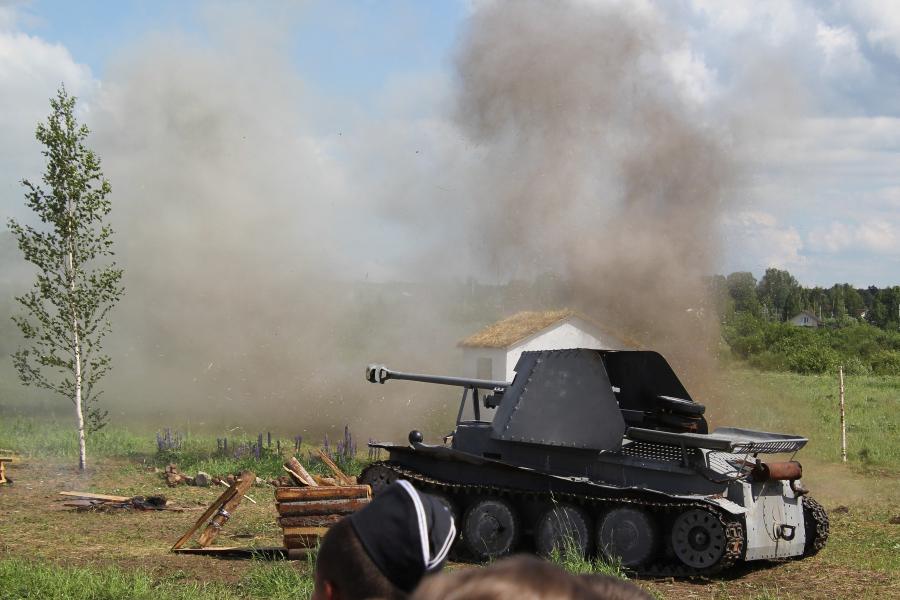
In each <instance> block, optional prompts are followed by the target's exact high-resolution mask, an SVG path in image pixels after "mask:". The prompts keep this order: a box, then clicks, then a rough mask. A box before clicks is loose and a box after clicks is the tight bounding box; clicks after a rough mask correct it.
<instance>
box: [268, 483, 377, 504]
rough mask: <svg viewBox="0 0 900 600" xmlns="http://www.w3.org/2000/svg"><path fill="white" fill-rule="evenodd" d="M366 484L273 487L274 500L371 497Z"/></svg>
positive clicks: (370, 491) (370, 490) (369, 489)
mask: <svg viewBox="0 0 900 600" xmlns="http://www.w3.org/2000/svg"><path fill="white" fill-rule="evenodd" d="M371 497H372V488H370V487H369V486H368V485H342V486H338V487H325V486H320V487H314V488H313V487H286V488H285V487H282V488H275V500H277V501H279V502H291V501H302V500H320V499H321V500H337V499H339V498H371Z"/></svg>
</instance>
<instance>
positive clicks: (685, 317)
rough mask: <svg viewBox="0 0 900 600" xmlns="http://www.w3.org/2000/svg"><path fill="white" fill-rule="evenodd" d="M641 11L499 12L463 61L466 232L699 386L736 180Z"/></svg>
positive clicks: (477, 32) (536, 7) (539, 6)
mask: <svg viewBox="0 0 900 600" xmlns="http://www.w3.org/2000/svg"><path fill="white" fill-rule="evenodd" d="M672 36H673V34H672V33H671V32H670V31H669V30H668V28H667V25H666V23H665V22H663V21H661V20H660V18H659V17H658V15H656V14H655V13H654V12H653V11H649V10H647V9H645V8H632V7H630V6H629V5H627V4H625V3H623V4H622V5H620V6H596V5H593V4H589V3H574V2H573V3H546V2H540V1H525V2H517V3H515V4H514V5H512V6H511V5H509V4H501V3H491V4H487V5H485V6H483V7H482V8H481V10H479V11H478V12H477V13H476V14H475V15H474V17H473V19H472V22H471V24H470V29H469V31H468V33H467V35H466V36H465V38H464V41H463V45H462V48H461V49H460V52H459V56H458V61H457V64H458V69H459V83H460V91H459V103H458V106H457V111H456V115H457V117H456V118H457V122H458V123H459V125H460V127H461V128H462V129H463V131H465V132H466V134H467V135H468V137H469V139H470V140H472V142H473V143H474V144H476V145H477V147H478V151H479V152H480V153H481V154H482V161H481V164H482V168H481V169H480V170H479V171H478V172H477V173H476V174H475V182H474V185H473V191H474V195H473V206H472V207H470V208H471V213H472V214H474V218H473V219H472V222H471V226H472V227H473V228H474V230H475V231H476V232H477V234H476V237H477V238H478V239H480V240H484V241H485V243H484V245H483V247H482V257H483V259H484V260H485V261H488V262H489V263H490V264H492V265H494V268H495V269H496V270H497V271H498V272H502V273H511V274H529V273H532V274H533V273H535V272H541V271H543V270H551V271H554V272H557V273H559V274H560V275H561V279H562V280H563V281H566V282H568V284H569V285H570V286H571V299H572V301H573V302H574V303H575V304H576V305H577V308H580V309H581V310H582V311H584V312H586V313H587V314H588V315H590V316H592V317H594V318H595V319H597V321H598V322H599V323H601V324H604V325H606V326H607V327H609V328H610V329H612V330H613V331H616V332H619V333H620V334H622V335H624V336H626V337H629V338H632V339H636V340H637V341H639V342H640V343H642V344H644V345H646V346H648V347H650V348H654V349H658V350H660V351H661V352H663V353H665V354H666V355H668V356H669V358H670V359H671V360H673V361H674V362H676V363H678V366H680V367H682V369H687V370H688V376H689V377H693V378H694V379H695V380H697V379H699V377H700V374H701V373H702V372H703V370H704V369H705V367H707V366H709V360H708V359H709V357H710V347H711V344H712V343H714V341H715V339H716V334H717V321H716V318H715V314H714V311H713V310H712V307H711V306H710V305H709V301H708V297H707V290H706V285H705V284H704V277H705V276H708V275H709V274H711V273H713V272H715V268H716V266H717V265H716V258H717V256H718V253H719V245H718V244H719V239H718V236H717V221H718V219H719V217H720V215H721V212H722V211H723V210H724V208H725V205H724V198H725V195H724V191H725V189H726V186H727V185H728V184H729V182H730V180H731V178H732V176H733V173H734V168H735V165H734V164H733V162H732V161H731V160H730V153H729V149H728V147H727V146H726V145H725V144H723V143H722V142H721V141H720V133H719V132H718V131H717V130H716V129H715V128H714V127H712V126H711V125H710V124H708V123H707V122H705V120H704V119H703V118H702V114H700V113H699V112H698V111H697V109H696V107H695V106H694V105H692V104H691V103H690V102H689V100H688V99H687V98H685V95H684V93H683V91H682V90H681V89H680V88H679V87H678V85H676V81H675V79H674V78H673V75H672V72H671V70H670V69H669V63H668V62H667V58H668V56H667V51H668V50H669V49H670V48H669V47H667V44H668V43H671V42H672Z"/></svg>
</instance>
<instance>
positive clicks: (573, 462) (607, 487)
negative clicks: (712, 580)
mask: <svg viewBox="0 0 900 600" xmlns="http://www.w3.org/2000/svg"><path fill="white" fill-rule="evenodd" d="M366 379H367V380H368V381H370V382H372V383H379V384H383V383H385V382H386V381H388V380H391V379H395V380H407V381H419V382H425V383H432V384H439V385H450V386H458V387H461V388H463V392H462V400H461V402H460V407H459V412H458V414H457V419H456V427H455V428H454V430H453V431H452V432H451V433H450V434H448V435H447V436H446V437H444V438H443V439H442V440H438V442H439V443H426V441H425V440H424V437H423V435H422V434H421V433H420V432H419V431H417V430H413V431H411V432H410V434H409V438H408V443H403V444H395V443H378V442H373V443H372V444H370V445H371V446H373V447H377V448H383V449H385V450H387V452H388V455H389V456H388V460H385V461H379V462H375V463H373V464H371V465H369V466H368V467H366V468H365V469H364V471H363V472H362V473H361V475H360V481H361V482H362V483H368V484H369V485H371V486H372V489H373V493H375V494H376V495H377V494H378V493H379V491H380V490H381V489H383V488H384V486H386V485H388V484H390V483H391V482H393V481H395V480H397V479H406V480H408V481H410V482H411V483H412V484H413V485H414V486H416V487H417V488H419V489H421V490H422V491H425V492H429V493H432V494H436V495H438V496H440V497H441V498H442V499H443V500H444V501H445V502H446V503H447V505H448V506H449V507H450V509H451V510H452V511H453V513H454V514H455V516H456V519H457V523H458V527H457V529H458V530H459V532H460V534H459V538H458V539H457V541H456V543H455V549H456V551H457V554H458V555H463V556H466V557H468V558H470V559H473V560H476V561H482V560H490V559H493V558H496V557H499V556H503V555H505V554H509V553H511V552H514V551H522V550H530V551H534V552H537V553H540V554H544V555H547V554H550V553H552V552H553V551H554V549H563V548H565V549H567V550H576V551H578V552H580V553H582V554H585V555H592V554H595V553H599V554H600V555H602V556H604V557H606V558H607V559H612V560H617V561H620V562H621V564H622V565H623V566H624V567H626V568H628V569H630V570H632V571H636V572H639V573H646V574H651V575H653V574H656V575H673V576H691V575H701V574H702V575H708V574H712V573H716V572H719V571H721V570H722V569H725V568H727V567H729V566H731V565H734V564H735V563H738V562H741V561H756V560H767V559H787V558H799V557H804V556H809V555H812V554H815V553H816V552H818V551H819V550H820V549H821V548H822V547H823V546H824V544H825V541H826V539H827V538H828V517H827V515H826V513H825V511H824V509H823V508H822V506H821V505H820V504H819V503H817V502H816V501H815V500H813V499H812V498H811V497H810V496H809V494H808V492H807V490H806V489H805V488H804V487H803V484H802V482H801V476H802V467H801V465H800V463H799V462H797V461H795V460H793V458H794V456H793V455H794V454H796V452H797V451H799V450H800V449H801V448H803V446H804V445H806V443H807V439H806V438H803V437H800V436H796V435H786V434H780V433H769V432H762V431H752V430H748V429H739V428H734V427H721V428H718V429H715V430H714V431H712V432H710V431H709V428H708V426H707V421H706V417H705V407H704V406H703V405H702V404H699V403H697V402H695V401H694V400H693V399H692V398H691V396H690V395H689V394H688V392H687V390H686V389H685V388H684V386H683V385H682V384H681V382H680V381H679V379H678V377H677V376H676V375H675V373H674V371H673V370H672V368H671V367H670V366H669V364H668V363H667V362H666V360H665V359H664V358H663V357H662V356H661V355H660V354H658V353H656V352H649V351H613V350H594V349H572V350H542V351H530V352H523V353H522V355H521V357H520V358H519V361H518V363H517V364H516V367H515V377H514V379H513V381H511V382H507V381H491V380H483V379H468V378H459V377H444V376H433V375H420V374H413V373H402V372H398V371H392V370H390V369H388V368H387V367H385V366H384V365H369V367H367V369H366ZM777 455H790V456H787V457H784V456H782V457H779V456H777ZM773 458H787V460H777V461H776V460H772V459H773Z"/></svg>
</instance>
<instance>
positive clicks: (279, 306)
mask: <svg viewBox="0 0 900 600" xmlns="http://www.w3.org/2000/svg"><path fill="white" fill-rule="evenodd" d="M640 6H644V5H640ZM251 16H252V15H251ZM251 16H248V15H243V16H242V17H241V18H240V19H239V20H236V19H234V18H231V19H228V18H224V17H222V15H217V16H216V17H215V19H218V20H215V19H214V22H213V24H212V25H211V26H210V32H209V35H208V36H206V37H203V38H202V39H195V38H194V37H193V36H187V35H182V34H176V33H169V32H160V33H157V34H155V35H154V36H152V37H150V38H149V39H146V40H142V41H140V42H138V43H136V44H135V45H134V46H133V47H132V48H131V49H130V50H129V51H128V52H126V53H124V54H123V55H121V56H120V57H118V58H117V60H116V61H115V63H114V64H113V65H111V66H110V68H109V71H108V73H107V74H106V76H105V78H104V83H103V86H102V90H101V92H100V93H99V95H98V97H97V98H95V99H93V101H92V102H91V104H90V112H89V113H88V117H87V122H88V124H89V125H90V126H91V128H92V131H93V132H94V133H93V135H92V141H91V143H92V144H93V145H94V146H95V148H96V150H97V151H98V153H99V155H100V156H101V157H103V160H104V163H103V164H104V170H105V173H106V175H107V177H108V178H109V179H110V181H111V182H112V185H113V191H114V198H113V202H114V211H113V218H114V223H113V225H114V227H115V228H116V239H117V250H118V256H117V259H118V261H119V263H120V264H121V265H122V266H123V267H124V268H125V278H126V279H125V285H126V287H127V292H126V296H125V298H124V300H123V302H122V304H121V305H120V306H119V307H118V308H117V309H116V312H115V314H114V317H113V319H114V323H113V335H112V336H111V337H110V339H109V343H108V348H109V351H110V354H112V355H113V356H114V363H115V368H114V369H113V371H112V374H111V376H110V377H109V379H108V381H107V383H106V387H107V389H108V392H107V394H106V396H105V397H104V402H105V406H106V407H107V408H109V409H110V412H111V415H112V417H113V419H114V420H117V421H119V422H122V421H128V420H134V419H140V420H142V421H143V422H144V423H146V424H148V425H151V426H152V427H162V426H172V427H176V428H182V429H183V428H194V429H198V428H206V429H213V430H217V431H220V430H221V429H222V428H233V427H242V428H244V430H245V431H247V432H248V433H251V434H253V433H255V431H256V430H257V429H258V428H269V429H271V430H272V431H273V432H276V433H280V434H301V433H303V434H306V435H316V436H317V435H320V434H321V432H322V431H323V430H327V429H329V428H339V427H342V426H343V424H344V423H345V422H346V423H350V425H351V427H352V428H354V430H355V431H356V432H357V433H358V434H361V435H363V436H374V437H382V438H387V437H390V436H396V435H402V432H404V431H408V430H409V429H411V428H413V427H421V428H423V429H425V430H426V431H432V430H433V431H438V430H442V431H440V433H444V432H445V430H446V428H447V427H448V426H449V424H450V420H452V414H453V408H454V407H455V403H456V399H457V394H456V392H455V391H454V390H448V389H434V386H424V385H418V386H417V385H415V384H397V385H396V386H392V385H391V384H388V385H385V386H378V387H374V386H372V385H370V384H366V383H365V382H364V380H363V368H364V366H365V364H366V363H367V362H370V361H379V362H385V363H387V364H388V365H390V366H392V367H395V368H399V369H403V370H421V371H426V372H437V373H449V374H458V373H459V372H460V366H461V365H460V361H459V352H458V349H457V348H456V347H455V344H456V341H457V340H459V339H461V338H462V337H464V336H465V335H467V334H468V333H471V331H472V328H473V327H477V326H481V325H483V324H485V323H487V322H489V321H490V320H492V319H494V318H497V317H500V316H503V312H506V311H507V309H508V308H509V306H504V305H502V304H498V303H496V302H494V303H491V302H483V301H482V302H479V301H478V298H476V297H475V296H477V293H472V291H471V290H473V289H475V288H474V286H473V284H472V283H471V281H470V282H469V285H468V286H466V285H462V284H461V283H460V281H461V280H463V279H465V278H466V277H470V278H474V279H477V280H480V281H488V282H492V283H505V282H509V281H510V280H513V279H518V280H530V279H533V278H535V277H537V276H538V275H541V274H546V273H551V274H553V277H551V278H550V279H549V281H550V282H551V283H550V284H549V285H550V286H551V287H557V288H558V289H555V290H552V293H550V294H549V297H553V298H556V299H557V300H559V301H561V302H565V303H567V304H570V305H573V307H574V308H577V309H579V310H581V311H583V312H584V313H586V314H587V315H589V316H591V317H593V318H594V319H596V320H597V321H598V322H599V323H601V324H602V325H604V326H605V327H607V328H609V329H611V330H613V331H614V332H616V333H619V334H621V335H623V336H626V337H629V338H634V339H636V340H638V341H639V342H640V343H641V344H643V345H646V346H647V347H651V348H655V349H659V350H660V351H662V352H663V353H664V354H666V355H667V356H668V357H669V358H670V359H671V360H672V362H674V363H675V364H676V366H677V367H678V368H680V373H681V374H684V375H687V383H688V384H689V385H690V384H693V387H692V388H691V389H692V390H696V389H697V385H698V382H700V381H702V374H703V373H704V372H705V370H706V369H707V368H708V367H709V366H710V364H711V362H710V361H711V359H710V357H711V355H712V354H713V352H712V345H713V344H714V341H715V339H716V334H717V319H716V315H715V314H714V310H713V308H712V307H711V306H710V304H709V301H708V298H707V293H706V288H705V285H704V283H703V278H704V276H706V275H708V274H710V273H713V272H715V267H716V257H717V255H718V252H719V247H718V242H719V240H718V235H717V227H716V222H717V220H718V218H719V217H720V215H721V211H722V210H723V209H724V202H723V198H724V190H725V189H726V187H727V185H728V183H729V181H730V179H731V177H732V176H733V171H734V169H735V165H734V164H733V161H732V160H730V158H729V156H730V152H729V148H728V147H727V144H725V143H722V142H721V136H720V133H719V132H718V130H717V127H716V126H714V125H713V124H711V122H710V121H709V120H708V119H706V117H704V114H703V113H702V112H701V111H698V110H696V107H693V106H692V105H691V104H690V103H689V102H688V101H687V100H686V99H685V98H684V97H683V95H682V93H681V92H680V91H679V88H678V86H677V85H676V84H675V82H674V81H673V79H672V76H671V73H670V71H669V70H668V69H667V68H666V51H667V50H666V49H667V48H669V47H671V41H672V39H671V35H672V34H671V32H670V31H669V29H670V27H669V26H668V25H667V24H666V22H665V21H664V19H663V18H662V17H661V16H660V15H658V14H657V13H655V12H654V11H652V10H649V9H646V8H640V9H637V8H632V7H631V5H630V4H628V3H622V4H611V5H607V6H596V5H594V4H589V3H580V2H578V3H576V2H572V3H547V2H538V1H521V2H516V3H502V4H501V3H479V4H478V5H477V7H476V8H475V9H474V12H473V13H472V15H471V16H470V18H469V20H468V21H467V23H466V24H465V28H464V31H463V33H462V35H461V38H460V41H459V47H458V48H457V49H456V52H455V73H456V75H455V79H454V84H453V85H452V86H451V87H450V90H449V92H448V98H447V99H446V100H447V105H448V106H452V109H448V113H452V114H443V115H438V116H437V117H435V119H436V120H438V121H440V122H441V123H442V124H441V126H440V127H438V129H440V130H441V131H443V133H442V134H441V135H440V136H438V137H439V139H437V141H436V138H429V137H428V136H427V135H424V134H423V135H421V136H419V137H416V136H413V137H414V138H415V140H414V142H415V143H417V144H419V143H420V144H423V147H422V154H421V155H420V156H424V155H426V154H427V155H429V162H428V164H427V165H426V166H424V167H421V168H408V166H407V165H405V164H404V165H399V164H396V163H391V164H385V161H384V159H383V158H382V159H381V162H379V157H388V156H391V157H393V156H399V155H400V154H403V153H404V152H406V151H407V150H411V147H410V148H406V147H403V148H398V145H399V144H401V143H405V142H404V141H403V140H401V139H395V138H392V136H391V135H390V129H389V128H381V129H379V128H377V127H373V126H372V125H371V124H370V123H369V124H367V123H366V119H367V118H368V117H366V116H365V115H364V114H361V111H359V110H358V107H354V106H352V105H346V104H343V103H342V102H341V101H339V100H336V99H331V98H326V97H320V96H318V95H317V93H316V91H315V90H312V89H310V88H309V87H308V86H307V85H305V83H304V81H302V80H301V79H300V77H299V76H298V75H297V73H296V69H295V68H294V66H293V65H292V64H291V63H290V61H289V58H288V57H289V55H290V52H289V40H290V22H291V20H290V18H287V17H285V18H282V17H283V16H282V17H279V19H277V20H276V21H277V22H276V23H274V24H273V23H272V22H270V21H259V20H256V19H254V18H251ZM373 131H375V132H380V135H376V136H370V135H366V134H369V133H372V132H373ZM407 141H408V140H407ZM416 148H417V149H416V150H415V154H416V155H419V153H418V147H416ZM401 150H402V152H401ZM409 154H410V155H412V153H411V152H410V153H409ZM404 156H405V154H404ZM373 165H375V166H376V168H372V167H373ZM364 167H366V168H364ZM373 172H374V174H373ZM448 187H452V189H451V190H450V191H449V192H448V191H447V189H448ZM404 193H405V194H406V196H403V194H404ZM398 202H400V203H401V204H400V205H398V204H397V203H398ZM373 230H374V231H375V234H373ZM379 240H381V243H383V244H384V247H379V246H378V243H379ZM381 253H383V254H384V256H386V257H388V258H385V259H383V260H382V266H384V264H383V263H384V261H388V262H390V261H391V260H394V261H395V263H396V264H389V265H387V267H388V268H387V269H386V272H388V273H390V274H392V275H387V276H385V275H382V276H381V277H380V278H378V277H375V278H373V279H372V280H369V279H367V277H368V275H367V273H368V268H367V267H366V266H363V267H362V268H361V267H360V265H368V264H370V263H371V264H375V263H373V262H372V256H373V255H377V254H381ZM398 256H399V257H401V258H396V257H398ZM390 257H395V258H390ZM376 262H377V261H376ZM447 274H450V275H449V276H448V275H447ZM454 277H455V278H456V279H454ZM398 282H399V283H398ZM466 288H467V289H468V290H469V291H468V292H467V291H466ZM521 308H528V306H522V307H521ZM448 415H449V418H444V417H447V416H448ZM435 423H436V424H435ZM400 439H402V438H400Z"/></svg>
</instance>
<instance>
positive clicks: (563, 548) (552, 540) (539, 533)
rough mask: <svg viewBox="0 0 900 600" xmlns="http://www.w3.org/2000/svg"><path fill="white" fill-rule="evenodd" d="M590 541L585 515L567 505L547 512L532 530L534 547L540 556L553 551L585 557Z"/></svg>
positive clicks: (578, 509) (547, 554) (575, 507)
mask: <svg viewBox="0 0 900 600" xmlns="http://www.w3.org/2000/svg"><path fill="white" fill-rule="evenodd" d="M590 540H591V533H590V527H589V526H588V516H587V514H586V513H585V512H584V510H582V509H580V508H578V507H577V506H572V505H569V504H559V505H556V506H553V507H552V508H550V509H549V510H547V511H546V512H545V513H544V514H543V515H542V516H541V518H540V520H539V521H538V523H537V527H536V528H535V530H534V545H535V548H536V550H537V552H538V554H540V555H542V556H550V555H551V554H552V553H553V551H554V550H556V551H558V552H576V553H577V554H578V555H579V556H587V554H588V550H589V549H590Z"/></svg>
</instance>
